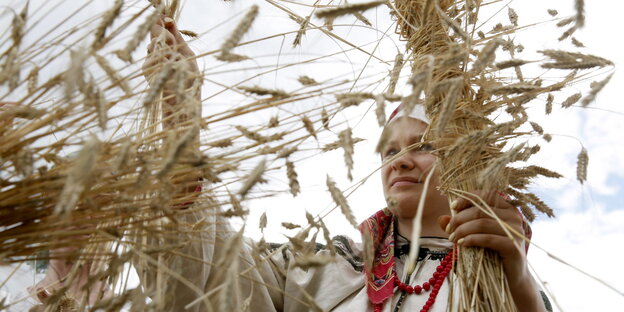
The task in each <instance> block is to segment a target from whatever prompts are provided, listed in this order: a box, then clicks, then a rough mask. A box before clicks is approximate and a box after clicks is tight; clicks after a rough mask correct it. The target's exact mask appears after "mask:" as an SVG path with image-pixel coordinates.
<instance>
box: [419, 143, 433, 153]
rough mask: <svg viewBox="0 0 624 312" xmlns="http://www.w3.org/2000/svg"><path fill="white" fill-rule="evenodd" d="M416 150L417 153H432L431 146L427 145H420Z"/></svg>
mask: <svg viewBox="0 0 624 312" xmlns="http://www.w3.org/2000/svg"><path fill="white" fill-rule="evenodd" d="M418 150H419V151H432V150H433V145H431V144H429V143H423V144H422V145H420V147H419V148H418Z"/></svg>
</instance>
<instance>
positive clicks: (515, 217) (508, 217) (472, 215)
mask: <svg viewBox="0 0 624 312" xmlns="http://www.w3.org/2000/svg"><path fill="white" fill-rule="evenodd" d="M486 209H487V208H486ZM492 213H493V214H495V215H496V217H497V218H498V219H499V220H501V221H502V222H504V223H505V224H507V225H510V226H511V227H512V228H514V229H522V220H521V219H520V215H519V214H518V212H517V211H515V208H514V209H507V208H497V207H490V209H489V211H483V210H482V209H481V208H478V207H474V206H473V207H470V208H465V209H463V210H462V211H460V212H458V213H456V214H455V216H453V218H451V220H450V221H449V223H448V225H447V227H445V231H446V232H448V233H451V232H454V231H455V229H457V228H458V227H459V226H461V225H462V224H464V223H467V222H470V221H472V220H491V221H493V222H495V223H496V225H497V226H498V227H499V228H500V229H501V230H502V225H501V224H500V223H499V222H498V221H497V220H496V218H494V217H493V216H492V215H491V214H492Z"/></svg>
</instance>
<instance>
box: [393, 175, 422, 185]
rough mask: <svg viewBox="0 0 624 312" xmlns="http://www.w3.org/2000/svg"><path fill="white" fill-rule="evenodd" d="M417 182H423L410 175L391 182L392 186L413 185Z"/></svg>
mask: <svg viewBox="0 0 624 312" xmlns="http://www.w3.org/2000/svg"><path fill="white" fill-rule="evenodd" d="M416 184H421V182H420V181H419V180H417V179H414V178H410V177H399V178H395V179H393V180H392V183H390V187H395V186H396V187H400V186H412V185H416Z"/></svg>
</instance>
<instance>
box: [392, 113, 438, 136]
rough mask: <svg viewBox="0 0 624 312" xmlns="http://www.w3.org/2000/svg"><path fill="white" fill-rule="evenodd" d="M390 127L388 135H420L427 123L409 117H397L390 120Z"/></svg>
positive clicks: (425, 128)
mask: <svg viewBox="0 0 624 312" xmlns="http://www.w3.org/2000/svg"><path fill="white" fill-rule="evenodd" d="M387 127H388V128H390V131H391V133H390V137H391V138H393V137H399V136H407V137H409V136H422V135H423V134H424V133H425V131H426V130H427V127H428V125H427V124H426V123H425V122H423V121H422V120H419V119H415V118H411V117H399V118H398V119H397V120H394V121H392V123H390V124H389V125H388V126H387Z"/></svg>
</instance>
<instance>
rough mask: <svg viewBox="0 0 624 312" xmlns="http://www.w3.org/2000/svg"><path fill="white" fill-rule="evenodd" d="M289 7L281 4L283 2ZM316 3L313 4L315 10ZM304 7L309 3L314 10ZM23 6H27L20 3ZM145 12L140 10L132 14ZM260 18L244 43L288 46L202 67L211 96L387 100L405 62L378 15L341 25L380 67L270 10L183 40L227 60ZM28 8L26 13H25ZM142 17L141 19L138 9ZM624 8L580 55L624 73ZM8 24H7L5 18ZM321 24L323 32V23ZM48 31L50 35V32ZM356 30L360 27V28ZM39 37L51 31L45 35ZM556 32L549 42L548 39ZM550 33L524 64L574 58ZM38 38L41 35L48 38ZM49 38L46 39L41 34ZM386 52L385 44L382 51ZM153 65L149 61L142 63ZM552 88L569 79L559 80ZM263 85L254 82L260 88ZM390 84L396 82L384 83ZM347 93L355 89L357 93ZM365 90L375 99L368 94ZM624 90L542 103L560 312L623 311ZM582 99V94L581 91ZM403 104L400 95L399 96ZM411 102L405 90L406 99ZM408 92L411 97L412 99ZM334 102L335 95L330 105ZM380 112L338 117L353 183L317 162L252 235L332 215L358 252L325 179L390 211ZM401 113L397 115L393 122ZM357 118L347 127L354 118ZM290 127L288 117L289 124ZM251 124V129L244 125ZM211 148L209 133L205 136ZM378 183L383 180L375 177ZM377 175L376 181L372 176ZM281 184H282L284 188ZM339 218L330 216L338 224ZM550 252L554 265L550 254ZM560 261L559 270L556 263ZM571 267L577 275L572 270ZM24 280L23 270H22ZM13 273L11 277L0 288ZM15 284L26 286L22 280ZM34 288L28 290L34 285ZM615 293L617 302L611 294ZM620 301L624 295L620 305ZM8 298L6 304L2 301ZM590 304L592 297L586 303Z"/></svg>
mask: <svg viewBox="0 0 624 312" xmlns="http://www.w3.org/2000/svg"><path fill="white" fill-rule="evenodd" d="M38 2H41V1H32V2H31V6H32V7H37V3H38ZM278 2H279V1H278ZM308 2H311V1H308ZM308 2H306V1H299V3H308ZM11 3H12V4H16V3H21V1H17V0H14V1H11ZM110 3H111V1H102V2H98V3H97V4H95V3H94V4H92V5H91V6H90V7H88V8H87V9H86V10H85V12H84V14H85V16H89V14H91V15H93V14H95V13H97V12H101V10H102V8H106V7H109V6H110ZM130 3H132V4H133V3H134V2H130ZM252 3H257V4H259V6H260V12H261V13H260V16H259V17H258V18H257V20H256V22H255V24H254V26H253V27H252V29H251V30H250V31H249V32H248V33H247V34H246V35H245V37H243V41H246V40H253V39H257V38H264V37H267V36H272V35H275V34H280V35H279V36H275V37H274V38H271V39H267V40H263V41H261V42H258V43H251V44H249V45H245V46H242V47H239V48H237V49H236V51H237V52H239V53H241V54H245V55H249V56H252V57H253V59H254V60H253V61H252V62H249V63H245V66H248V67H245V66H242V65H236V64H235V65H224V64H221V63H220V62H219V61H217V60H215V59H214V57H212V56H206V57H202V58H200V59H199V63H200V68H203V69H204V70H205V72H206V76H207V81H206V83H205V85H204V95H212V94H218V93H219V90H220V89H219V88H223V85H224V84H230V85H231V84H236V83H241V84H242V85H262V86H265V87H280V88H283V89H286V90H297V89H298V88H300V85H299V84H298V83H297V82H296V81H295V80H296V78H297V77H298V76H299V75H308V76H310V77H313V78H315V79H317V80H319V81H332V82H340V81H341V80H343V79H351V80H352V79H354V78H355V77H357V76H358V75H360V71H359V69H360V68H362V67H364V66H363V65H364V64H367V66H366V70H365V71H363V72H362V73H361V76H362V77H363V78H362V79H361V81H362V82H363V83H361V84H359V85H358V86H357V87H358V88H362V89H363V90H356V91H365V90H368V91H370V90H375V88H382V87H383V86H384V83H387V80H384V76H385V75H386V74H385V73H386V72H387V70H388V65H387V64H383V62H382V61H380V60H383V61H387V62H389V61H392V60H393V59H394V56H395V55H396V53H397V51H401V47H402V43H401V42H400V41H399V40H398V38H397V36H396V35H395V34H394V28H393V22H392V20H391V19H389V18H387V16H386V15H385V14H386V12H387V11H386V10H383V9H376V10H371V11H368V12H366V14H365V16H366V17H367V18H369V20H370V21H371V22H372V23H373V28H368V27H363V26H362V24H361V23H358V22H357V21H356V20H355V19H354V18H350V17H345V18H341V19H339V20H337V21H336V28H335V29H336V30H335V31H336V33H339V34H340V35H341V36H343V37H344V38H348V40H349V41H351V42H354V43H357V44H358V45H360V46H361V48H362V49H363V50H366V51H369V52H370V51H374V52H373V55H375V56H376V57H377V58H379V59H376V58H371V59H369V57H368V55H367V54H365V53H362V52H359V51H352V50H349V49H350V47H349V46H346V45H345V44H344V43H341V42H339V41H338V40H336V39H332V38H328V36H327V35H326V34H324V33H322V32H320V31H318V30H309V31H308V32H307V33H306V35H305V36H304V37H303V44H302V46H300V47H296V48H292V46H291V42H292V40H293V39H294V33H293V32H295V31H296V30H297V28H298V25H297V24H296V23H294V22H293V21H291V20H290V19H288V18H287V17H286V16H285V14H284V12H282V11H280V10H278V9H276V8H275V7H274V6H271V5H269V4H267V3H266V2H263V1H251V0H247V1H241V0H236V1H228V2H214V1H213V2H210V3H209V2H208V1H193V0H188V1H186V3H185V6H184V8H183V11H182V16H181V17H180V19H179V28H181V29H190V30H193V31H195V32H198V33H200V34H201V36H200V38H199V39H197V40H193V41H192V42H191V43H190V46H191V48H192V49H193V50H194V51H195V52H196V53H198V54H200V53H204V52H206V51H212V50H215V49H217V48H218V47H219V46H220V45H221V43H222V42H223V40H224V36H226V35H227V34H228V33H229V31H230V30H231V29H232V28H234V26H235V25H236V21H237V20H238V19H240V18H241V17H242V15H243V14H244V13H245V11H246V10H247V8H248V7H249V5H250V4H252ZM279 3H281V4H283V5H284V6H285V7H287V8H289V9H292V10H294V11H295V12H297V13H299V14H302V15H307V12H309V10H310V8H309V7H306V6H302V5H296V4H293V3H291V2H279ZM501 3H503V4H509V6H510V7H512V8H514V9H515V10H516V11H517V13H518V15H519V22H520V24H521V25H522V24H529V23H538V22H542V21H545V20H548V18H549V16H548V14H547V13H546V9H548V8H556V9H557V10H559V12H560V15H562V16H567V15H570V14H573V12H574V1H572V0H556V1H554V0H553V1H535V0H524V1H519V0H516V1H502V2H501ZM59 4H60V5H59V7H62V6H67V5H68V2H67V1H60V2H59ZM18 7H19V6H18ZM135 7H138V5H137V6H135ZM623 7H624V5H623V4H621V3H620V2H613V1H610V2H606V1H586V12H587V19H586V26H585V28H583V29H582V30H580V31H578V32H577V34H575V37H576V38H577V39H578V40H580V41H581V42H583V43H584V44H585V46H587V48H583V49H580V51H583V52H586V53H590V54H596V55H600V56H602V57H605V58H607V59H610V60H612V61H613V62H614V63H615V65H616V68H618V67H619V66H621V65H622V64H624V55H622V53H621V51H622V48H623V43H622V42H621V40H618V39H617V33H616V30H617V27H618V26H617V25H618V21H619V19H620V18H621V17H620V16H619V15H618V14H620V15H621V13H619V12H621V9H622V8H623ZM498 8H500V5H497V6H496V7H494V6H493V7H491V8H489V7H486V8H485V9H484V10H483V12H482V15H481V16H493V18H492V21H490V22H496V21H500V22H506V21H507V18H506V9H503V10H502V11H501V12H500V13H497V10H498ZM61 15H62V13H60V12H56V13H54V14H51V15H50V16H47V17H46V18H48V19H49V20H53V19H54V18H58V16H61ZM1 18H2V19H4V20H5V21H6V18H7V17H6V15H3V16H1ZM313 22H314V23H316V24H321V21H319V20H313ZM44 24H45V23H44ZM353 24H355V25H356V26H353ZM40 27H41V28H40V29H45V25H41V26H40ZM545 29H547V30H548V31H544V30H545ZM553 29H554V26H553V25H552V23H551V24H548V25H547V24H539V25H537V26H535V27H534V29H533V30H531V29H529V30H526V31H523V32H520V33H519V34H518V35H517V40H518V41H520V42H522V43H523V44H524V45H525V47H526V52H525V53H524V54H522V55H520V56H519V57H520V58H526V59H539V57H538V54H536V53H533V52H531V51H536V50H541V49H549V48H565V49H572V45H571V44H569V43H563V44H559V43H557V39H556V38H557V37H558V36H559V34H560V32H561V31H560V30H558V31H554V32H553V31H552V30H553ZM38 31H39V30H38ZM41 31H42V30H41ZM378 42H379V44H377V43H378ZM138 53H144V52H138ZM320 56H325V57H324V58H321V59H320V60H319V61H317V62H314V63H312V64H309V65H306V64H303V65H298V66H293V68H286V69H284V70H280V71H277V72H274V71H270V69H272V68H274V67H276V66H279V65H276V64H289V62H304V61H307V60H309V59H311V58H315V57H320ZM236 66H241V67H245V68H244V69H242V70H236V71H234V70H232V69H233V68H235V67H236ZM263 71H268V73H267V74H262V75H257V76H256V74H257V73H258V72H263ZM606 72H607V71H602V72H600V73H595V74H601V75H602V76H598V78H592V77H589V78H588V79H587V80H586V81H585V82H584V84H583V83H581V84H579V85H578V86H574V87H573V90H571V91H570V94H572V93H574V92H578V91H581V92H583V93H585V92H587V90H588V89H587V84H588V83H589V82H590V81H592V80H593V79H603V78H604V77H605V75H604V73H606ZM550 74H552V75H553V76H548V74H547V75H546V76H545V77H544V79H549V78H558V77H560V76H557V75H556V74H553V73H550ZM408 75H409V73H408V70H407V68H404V70H403V72H402V76H403V78H405V77H407V76H408ZM250 77H252V78H250ZM384 81H385V82H384ZM345 86H346V87H345V88H348V87H350V85H349V84H346V85H345ZM362 86H366V87H362ZM622 86H624V75H622V74H621V73H620V72H619V71H617V70H616V71H615V72H614V74H613V77H612V79H611V82H610V84H609V85H607V86H606V87H605V88H604V90H603V91H602V92H601V93H600V94H599V96H598V98H597V100H596V102H594V103H592V104H591V105H590V107H588V108H581V107H577V106H573V107H571V108H568V109H561V108H558V107H557V105H555V108H554V111H553V113H552V114H551V115H548V116H546V115H545V114H544V113H543V110H544V107H543V102H544V101H543V99H542V102H540V101H536V103H535V104H534V105H535V106H534V107H533V108H532V109H531V111H530V112H531V116H532V118H533V120H535V121H538V122H539V123H540V124H541V125H542V126H543V127H544V129H545V131H546V132H547V133H551V134H552V135H553V140H552V142H551V143H549V144H542V143H544V142H543V141H539V140H540V139H539V138H532V139H531V142H536V143H540V145H542V151H541V152H540V153H539V154H538V155H537V156H536V158H535V159H534V160H533V161H534V162H535V163H536V164H539V165H541V166H544V167H547V168H549V169H553V170H555V171H558V172H560V173H562V174H563V175H564V178H562V179H559V180H540V181H538V182H537V183H536V185H535V186H533V188H532V189H533V190H534V192H535V193H536V194H538V195H540V197H541V198H542V199H543V200H544V201H545V202H546V203H548V204H549V205H550V206H551V207H553V209H554V210H555V214H556V215H557V216H556V218H554V219H548V218H547V217H545V216H540V217H538V219H537V220H536V221H535V222H534V223H533V224H532V228H533V243H534V244H535V245H534V246H532V247H531V248H530V251H529V261H530V263H531V265H532V267H533V269H534V270H535V273H536V276H537V277H538V278H539V279H540V280H541V281H542V282H543V283H544V288H545V289H546V290H547V291H548V292H549V293H550V294H551V298H552V299H554V300H553V302H554V303H555V304H556V310H560V311H596V310H605V311H610V310H613V308H614V307H618V306H622V305H624V294H623V292H624V267H622V266H621V261H620V259H621V258H622V257H624V250H623V249H622V248H621V247H620V246H621V242H622V241H624V207H623V204H622V202H623V201H624V161H622V157H621V155H624V146H623V145H622V144H621V142H622V139H623V138H624V136H623V134H622V124H623V123H624V108H623V106H622V103H621V98H620V97H619V96H618V95H619V94H618V91H620V90H619V88H620V87H622ZM576 88H577V89H576ZM399 90H400V91H399V92H401V89H399ZM403 91H405V90H403ZM405 92H407V91H405ZM322 98H323V99H331V98H332V96H331V95H329V94H328V95H324V96H322ZM564 98H565V96H564V95H557V99H556V102H555V103H557V101H559V103H560V102H561V101H563V99H564ZM244 100H245V99H244V98H242V97H241V96H240V95H236V94H231V93H227V92H226V93H224V94H223V95H221V96H214V97H209V98H208V99H206V100H205V102H204V115H210V114H214V113H215V112H219V111H223V110H226V109H229V108H231V107H233V106H235V105H238V104H240V103H243V102H244ZM319 103H321V100H317V101H316V102H315V101H314V100H309V101H307V102H304V103H301V104H300V106H297V105H292V106H289V107H287V108H285V109H284V110H281V111H277V112H271V113H278V114H293V115H294V114H296V113H301V112H305V111H306V109H309V108H310V107H314V106H315V105H318V104H319ZM371 105H372V104H371V103H364V104H362V105H361V106H360V107H358V108H353V109H349V110H347V111H346V112H345V113H344V116H337V118H336V121H339V120H348V121H347V124H348V125H349V126H350V127H351V128H353V132H354V136H355V137H360V138H363V139H365V140H364V141H363V142H361V143H358V144H357V145H356V153H355V155H356V156H355V157H356V158H355V168H354V172H353V176H354V179H353V181H349V180H348V179H346V170H345V168H344V164H343V159H342V158H343V155H342V151H341V150H336V151H332V152H328V153H324V154H309V155H307V156H306V157H305V158H304V159H302V160H301V161H300V162H298V164H297V170H298V174H299V180H300V182H301V184H302V189H303V190H304V192H303V193H301V194H300V195H299V196H298V197H296V198H293V197H292V196H291V195H290V194H287V193H282V194H280V195H278V196H273V197H269V198H266V199H262V200H255V201H252V202H248V203H246V205H247V207H249V208H250V212H251V213H250V215H249V217H248V219H247V222H248V223H249V224H257V222H258V221H257V220H258V218H259V216H260V215H261V214H262V213H265V212H266V215H267V217H268V228H267V231H265V234H264V235H265V236H266V239H267V241H275V242H282V241H284V240H285V237H284V235H294V234H295V233H296V231H295V230H286V229H284V228H282V227H280V223H281V222H284V221H286V222H292V223H298V224H305V211H309V212H311V213H313V214H321V215H323V214H325V213H328V212H329V214H328V215H327V217H326V218H325V220H326V223H327V224H328V226H329V228H330V230H331V232H332V234H333V235H337V234H345V235H348V236H350V237H352V238H354V239H355V240H359V233H358V232H357V231H356V230H355V229H354V228H353V227H352V226H351V225H349V223H348V222H346V220H345V219H344V217H343V216H342V214H340V212H339V211H337V210H333V209H332V208H333V204H332V201H331V198H330V197H329V194H328V193H327V192H326V187H325V179H326V176H327V175H330V176H331V177H332V178H334V179H335V180H336V181H337V183H338V186H339V187H340V188H341V189H342V190H346V189H349V190H352V189H353V190H354V191H353V193H352V194H351V195H350V196H349V197H348V198H349V203H350V205H351V207H352V210H353V212H354V214H355V216H356V218H357V219H358V220H363V219H365V218H366V217H368V216H369V215H371V214H373V213H374V212H375V211H377V210H378V209H380V208H383V207H384V206H385V201H384V198H383V195H382V194H381V179H380V177H379V174H378V173H374V172H373V171H374V169H375V168H378V167H379V165H380V162H379V157H378V155H376V154H375V153H374V149H375V144H376V141H377V138H378V137H379V134H380V129H379V127H378V126H377V124H376V121H375V119H374V114H372V113H371V112H368V113H367V112H366V110H367V108H370V107H371ZM391 109H393V107H388V108H387V111H388V112H389V111H390V110H391ZM347 115H348V116H347ZM267 116H268V115H266V114H265V115H262V114H258V115H254V116H248V117H245V118H246V120H244V122H247V123H250V124H254V123H255V124H261V123H263V122H264V121H265V120H266V119H267V118H268V117H267ZM282 116H283V115H282ZM241 122H243V121H241ZM343 128H344V125H337V127H336V131H335V133H323V134H321V135H320V136H319V142H321V143H317V142H312V141H309V142H306V144H308V145H306V146H309V147H310V148H314V147H316V146H318V145H320V144H322V143H327V142H332V141H334V140H336V139H337V136H336V134H337V133H338V132H339V131H340V130H341V129H343ZM212 131H217V132H219V131H231V128H228V125H217V126H216V127H215V128H213V130H212ZM202 135H203V136H204V138H209V137H210V134H209V133H204V134H202ZM582 147H585V148H586V149H587V150H588V152H589V159H590V161H589V171H588V179H587V181H586V182H585V183H584V184H580V183H579V182H578V181H577V180H576V173H575V172H576V157H577V154H578V153H579V151H580V150H581V148H582ZM248 165H249V166H251V165H252V164H251V163H250V164H248ZM371 173H372V175H370V174H371ZM369 175H370V176H369ZM269 176H270V178H271V179H272V180H274V181H277V182H274V183H276V184H271V185H267V186H260V187H259V188H258V189H256V192H262V190H263V188H266V190H270V189H272V188H274V187H275V186H278V187H281V188H282V189H285V188H286V187H287V180H286V179H285V177H282V176H280V173H279V172H274V173H269ZM362 180H365V182H364V183H363V184H362V185H361V186H360V187H358V188H355V189H354V188H352V187H353V186H354V185H355V184H356V182H358V181H362ZM280 183H281V184H280ZM330 211H331V212H330ZM246 229H247V235H248V236H250V237H259V235H260V233H259V231H258V230H257V229H254V227H253V226H250V227H247V228H246ZM542 250H546V251H547V252H548V253H546V252H544V251H542ZM556 258H557V259H561V260H562V261H558V260H555V259H556ZM562 262H565V263H567V264H564V263H562ZM20 270H22V269H20ZM580 271H583V272H585V273H587V274H589V275H591V276H594V277H595V278H598V279H601V280H603V281H604V282H605V283H607V284H608V285H610V286H605V285H603V284H602V283H600V282H597V281H596V280H595V279H594V278H591V277H588V276H587V275H586V274H584V273H580ZM20 272H21V273H20V274H21V275H20V279H21V280H25V281H32V280H34V279H35V276H34V275H29V276H24V275H28V273H27V272H23V271H20ZM6 274H8V271H6V270H3V271H0V277H2V276H5V275H6ZM12 282H14V283H18V282H17V278H13V279H12ZM23 283H26V282H19V285H23ZM611 288H615V290H613V289H611ZM7 289H9V290H13V289H15V287H11V285H10V284H7V285H5V286H3V287H2V288H0V291H3V292H4V293H7V292H9V293H10V292H11V291H8V290H7ZM618 292H619V294H618ZM2 294H3V293H0V295H2ZM581 294H582V295H581Z"/></svg>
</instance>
